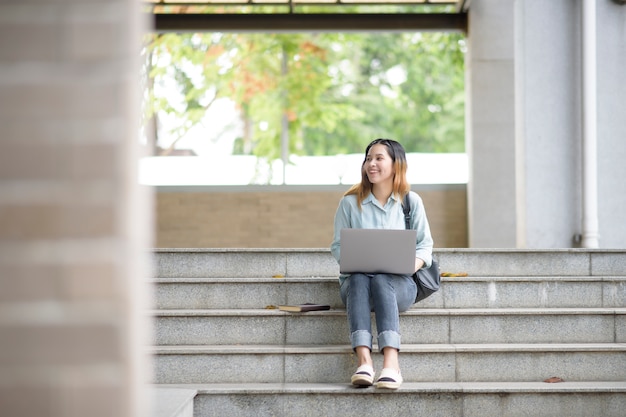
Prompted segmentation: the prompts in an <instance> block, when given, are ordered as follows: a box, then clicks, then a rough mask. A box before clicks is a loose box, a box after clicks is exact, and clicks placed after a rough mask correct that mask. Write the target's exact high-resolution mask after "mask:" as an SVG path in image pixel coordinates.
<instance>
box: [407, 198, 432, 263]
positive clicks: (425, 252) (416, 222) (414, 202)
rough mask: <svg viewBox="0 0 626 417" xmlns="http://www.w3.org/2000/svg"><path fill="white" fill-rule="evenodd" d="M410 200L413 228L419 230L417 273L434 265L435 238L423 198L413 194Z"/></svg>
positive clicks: (416, 247) (416, 249)
mask: <svg viewBox="0 0 626 417" xmlns="http://www.w3.org/2000/svg"><path fill="white" fill-rule="evenodd" d="M409 198H410V199H411V228H412V229H415V230H417V241H416V244H415V270H416V271H417V270H418V269H419V268H422V267H424V266H426V267H429V266H430V265H431V263H432V259H433V258H432V253H433V238H432V236H431V234H430V226H429V224H428V218H427V217H426V209H425V208H424V203H423V202H422V198H421V197H420V196H419V195H417V194H416V193H411V194H410V195H409ZM420 261H421V262H420ZM418 266H419V267H418Z"/></svg>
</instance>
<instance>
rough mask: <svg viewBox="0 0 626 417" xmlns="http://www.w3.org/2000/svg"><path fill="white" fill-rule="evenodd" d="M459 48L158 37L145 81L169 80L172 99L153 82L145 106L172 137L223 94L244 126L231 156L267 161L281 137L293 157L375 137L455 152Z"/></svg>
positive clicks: (317, 37)
mask: <svg viewBox="0 0 626 417" xmlns="http://www.w3.org/2000/svg"><path fill="white" fill-rule="evenodd" d="M463 48H464V41H463V38H462V36H461V35H459V34H450V33H399V34H396V33H389V34H380V33H373V34H354V33H350V34H344V33H338V34H331V33H322V34H308V33H302V34H194V35H191V34H185V35H175V34H171V35H163V36H158V37H155V39H154V41H153V43H152V44H151V46H150V51H151V56H152V59H151V64H152V70H151V77H152V78H153V79H154V82H155V84H156V86H158V85H159V83H163V82H165V80H174V82H175V84H176V86H177V87H178V92H179V97H178V99H177V100H172V99H170V98H168V97H166V96H164V95H162V94H161V95H159V93H158V89H157V88H156V86H155V88H154V89H153V92H154V97H155V98H154V100H153V103H154V106H153V111H154V112H159V113H160V114H165V115H170V116H173V117H174V118H175V119H177V120H179V124H178V125H177V126H176V127H175V128H174V130H173V132H172V133H173V134H174V135H175V137H176V138H181V137H183V136H184V134H185V133H186V132H187V131H188V130H189V129H190V128H191V127H193V126H194V125H196V124H198V123H201V121H202V119H203V118H204V116H205V114H206V112H207V111H208V110H209V109H210V107H211V105H212V103H214V102H215V100H217V99H218V98H220V97H227V98H229V99H231V100H233V101H234V102H235V103H236V104H237V107H238V109H239V112H240V116H241V119H242V122H243V123H242V124H243V126H244V129H243V134H242V137H241V138H239V139H238V140H237V142H236V147H235V153H245V154H255V155H257V156H260V157H265V158H268V159H270V160H272V159H276V158H279V157H280V150H281V137H284V135H285V134H287V136H288V137H289V153H295V154H307V155H332V154H339V153H354V152H357V153H358V152H361V151H362V150H363V145H364V144H365V143H367V142H368V141H369V140H371V139H373V138H376V137H389V138H393V139H396V140H399V141H400V142H402V143H403V144H405V147H406V148H407V150H408V151H413V152H462V151H463V149H464V92H463V78H464V75H463V74H464V71H463V61H464V57H463V53H464V50H463ZM176 140H177V139H176ZM176 140H175V141H176ZM174 145H175V143H174V144H172V147H173V146H174Z"/></svg>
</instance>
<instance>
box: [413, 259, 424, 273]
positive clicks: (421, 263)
mask: <svg viewBox="0 0 626 417" xmlns="http://www.w3.org/2000/svg"><path fill="white" fill-rule="evenodd" d="M423 266H424V261H423V260H421V259H420V258H415V272H417V271H418V270H419V269H420V268H421V267H423Z"/></svg>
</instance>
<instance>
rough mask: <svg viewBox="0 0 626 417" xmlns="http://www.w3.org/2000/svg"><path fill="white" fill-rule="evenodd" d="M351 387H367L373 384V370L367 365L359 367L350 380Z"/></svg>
mask: <svg viewBox="0 0 626 417" xmlns="http://www.w3.org/2000/svg"><path fill="white" fill-rule="evenodd" d="M351 382H352V385H356V386H358V387H369V386H370V385H372V384H373V383H374V368H372V367H371V366H369V365H361V366H359V367H358V368H357V369H356V371H355V372H354V374H353V375H352V378H351Z"/></svg>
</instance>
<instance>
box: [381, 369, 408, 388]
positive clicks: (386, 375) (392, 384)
mask: <svg viewBox="0 0 626 417" xmlns="http://www.w3.org/2000/svg"><path fill="white" fill-rule="evenodd" d="M400 385H402V375H401V374H400V372H398V371H396V370H395V369H392V368H384V369H383V370H382V372H381V373H380V376H379V377H378V379H377V380H376V388H385V389H398V388H400Z"/></svg>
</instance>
